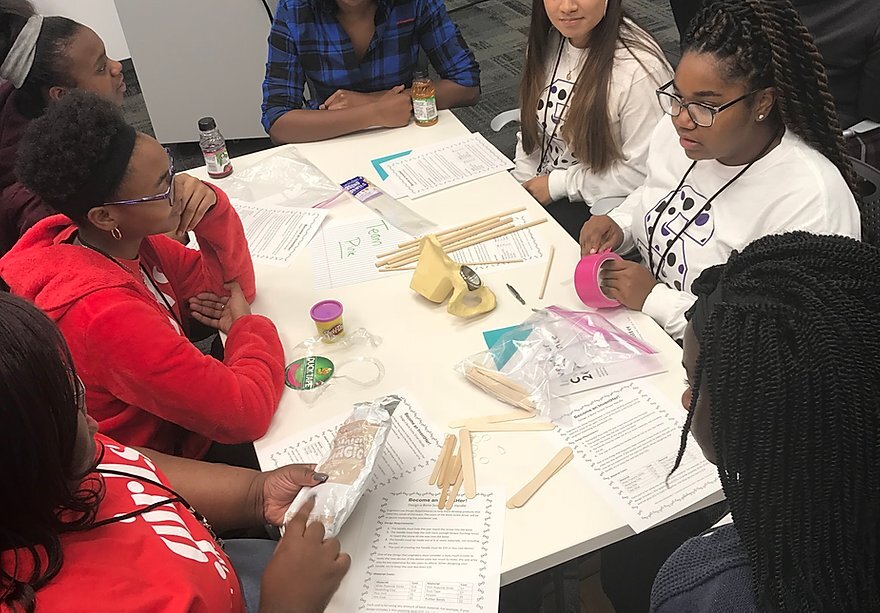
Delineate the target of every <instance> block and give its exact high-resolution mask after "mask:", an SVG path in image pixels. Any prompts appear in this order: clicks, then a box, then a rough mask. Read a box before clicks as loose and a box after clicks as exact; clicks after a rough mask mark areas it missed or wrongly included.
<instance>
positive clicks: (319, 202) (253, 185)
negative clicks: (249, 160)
mask: <svg viewBox="0 0 880 613" xmlns="http://www.w3.org/2000/svg"><path fill="white" fill-rule="evenodd" d="M223 191H225V192H226V194H227V195H228V196H229V197H230V198H237V199H239V200H244V201H246V202H254V203H256V202H259V203H260V204H274V205H278V206H289V207H300V208H315V207H324V206H327V205H329V204H331V203H332V202H333V201H335V200H336V198H338V197H339V196H340V194H342V192H343V189H342V186H341V185H338V184H336V183H334V182H333V181H331V180H330V179H328V178H327V175H325V174H324V173H323V172H321V171H320V170H318V168H317V166H315V165H314V164H312V163H311V162H310V161H308V160H307V159H306V158H305V157H303V156H302V154H300V152H299V151H298V150H297V149H296V148H295V147H284V148H281V149H277V150H276V151H275V153H273V154H272V155H271V156H270V157H268V158H266V159H264V160H262V161H260V162H257V163H256V164H254V165H253V166H251V167H249V168H245V169H244V170H241V171H236V173H235V174H234V175H232V176H231V177H229V178H228V179H226V180H225V181H224V182H223Z"/></svg>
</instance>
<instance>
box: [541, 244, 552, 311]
mask: <svg viewBox="0 0 880 613" xmlns="http://www.w3.org/2000/svg"><path fill="white" fill-rule="evenodd" d="M555 253H556V247H555V246H552V245H551V246H550V256H549V257H548V258H547V268H545V269H544V280H543V281H541V292H540V293H539V294H538V300H543V299H544V292H545V291H547V280H548V279H549V278H550V267H551V266H553V256H554V254H555Z"/></svg>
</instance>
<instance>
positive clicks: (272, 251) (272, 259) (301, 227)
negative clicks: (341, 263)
mask: <svg viewBox="0 0 880 613" xmlns="http://www.w3.org/2000/svg"><path fill="white" fill-rule="evenodd" d="M232 207H233V208H234V209H235V212H236V213H238V216H239V218H240V219H241V224H242V226H243V227H244V235H245V237H246V238H247V242H248V247H249V248H250V251H251V258H253V260H254V262H257V263H259V264H269V265H271V266H279V267H286V266H288V265H289V264H290V263H291V262H292V261H293V258H294V257H295V256H296V254H297V253H298V252H299V251H300V249H302V248H303V247H305V246H306V245H308V244H309V241H311V240H312V238H313V237H314V236H315V234H316V233H317V232H318V229H319V228H320V227H321V223H322V222H323V221H324V218H325V217H326V216H327V211H324V210H322V209H301V208H290V207H283V206H273V205H265V204H261V205H257V204H251V203H248V202H244V201H241V200H235V199H233V200H232Z"/></svg>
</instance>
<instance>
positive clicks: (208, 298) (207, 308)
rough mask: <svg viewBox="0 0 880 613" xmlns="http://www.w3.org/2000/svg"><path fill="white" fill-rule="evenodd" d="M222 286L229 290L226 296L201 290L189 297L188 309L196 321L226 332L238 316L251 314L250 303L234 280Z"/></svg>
mask: <svg viewBox="0 0 880 613" xmlns="http://www.w3.org/2000/svg"><path fill="white" fill-rule="evenodd" d="M223 287H225V288H226V289H227V290H229V295H228V296H218V295H217V294H215V293H213V292H202V293H201V294H197V295H195V296H193V297H192V298H190V299H189V311H190V313H191V314H192V317H193V319H195V320H196V321H197V322H199V323H201V324H205V325H206V326H209V327H211V328H216V329H217V330H220V331H221V332H224V333H226V334H228V333H229V329H230V328H232V324H234V323H235V322H236V321H237V320H238V319H239V318H240V317H244V316H245V315H250V314H251V305H249V304H248V301H247V298H245V297H244V292H243V291H241V286H240V285H239V284H238V283H236V282H235V281H233V282H231V283H227V284H225V285H224V286H223Z"/></svg>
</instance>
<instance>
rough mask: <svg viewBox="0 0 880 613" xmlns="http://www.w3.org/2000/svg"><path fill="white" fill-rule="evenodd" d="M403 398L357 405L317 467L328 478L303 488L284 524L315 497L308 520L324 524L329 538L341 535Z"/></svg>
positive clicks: (392, 397)
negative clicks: (320, 482)
mask: <svg viewBox="0 0 880 613" xmlns="http://www.w3.org/2000/svg"><path fill="white" fill-rule="evenodd" d="M400 400H401V399H400V396H382V397H381V398H377V399H376V400H373V401H371V402H360V403H358V404H356V405H354V407H353V408H352V412H351V415H350V416H349V417H348V419H346V420H345V422H344V423H343V424H342V425H341V426H340V427H339V430H338V431H337V432H336V436H335V437H334V438H333V443H332V444H331V446H330V451H329V452H328V453H327V455H326V456H324V458H323V459H322V460H321V461H320V462H319V463H318V465H317V467H316V468H315V470H316V471H317V472H322V473H324V474H326V475H328V478H327V481H325V482H324V483H322V484H321V485H317V486H315V487H304V488H302V490H300V492H299V494H297V496H296V498H295V499H294V500H293V503H292V504H291V505H290V508H289V509H288V510H287V513H285V515H284V523H285V524H287V522H288V521H290V519H291V518H292V517H293V516H294V515H295V514H296V512H297V511H298V510H299V509H300V507H302V506H303V505H304V504H305V503H306V501H307V500H308V499H309V498H312V497H314V498H315V508H314V509H312V512H311V513H310V514H309V523H311V522H315V521H319V522H321V523H322V524H324V530H325V533H324V534H325V537H326V538H329V537H333V536H336V535H337V534H339V530H340V529H341V528H342V525H343V524H344V523H345V520H346V519H348V517H349V515H351V513H352V511H354V508H355V506H357V503H358V501H359V500H360V499H361V496H362V495H363V493H364V491H365V490H366V489H367V485H368V484H369V482H370V477H371V476H372V474H373V468H374V467H375V466H376V461H377V460H378V459H379V458H380V457H382V450H383V449H384V448H385V440H386V439H387V438H388V433H389V432H390V431H391V416H392V415H393V414H394V410H395V409H396V408H397V405H398V404H400Z"/></svg>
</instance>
